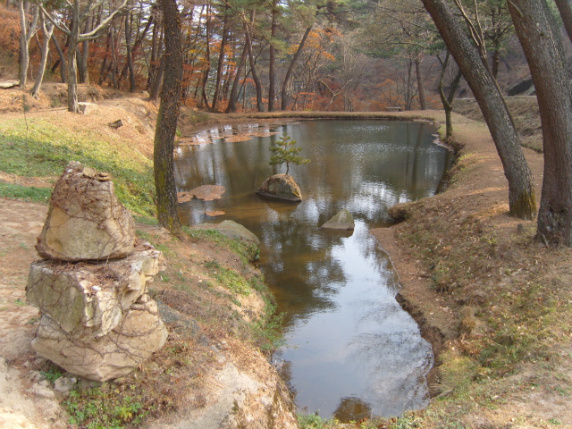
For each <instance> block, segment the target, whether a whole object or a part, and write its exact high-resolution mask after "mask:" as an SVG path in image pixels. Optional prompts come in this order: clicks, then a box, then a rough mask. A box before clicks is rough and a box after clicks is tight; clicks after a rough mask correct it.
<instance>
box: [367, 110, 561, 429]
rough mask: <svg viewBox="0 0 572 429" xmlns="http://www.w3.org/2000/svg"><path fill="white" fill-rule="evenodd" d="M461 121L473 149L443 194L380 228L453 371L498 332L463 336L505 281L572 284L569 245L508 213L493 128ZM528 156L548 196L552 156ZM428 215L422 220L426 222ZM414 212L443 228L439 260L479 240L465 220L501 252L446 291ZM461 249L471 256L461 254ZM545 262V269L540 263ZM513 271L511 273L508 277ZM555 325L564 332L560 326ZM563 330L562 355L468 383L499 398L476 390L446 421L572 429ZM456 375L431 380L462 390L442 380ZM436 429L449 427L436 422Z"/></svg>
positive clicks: (460, 134)
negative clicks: (538, 238) (554, 245)
mask: <svg viewBox="0 0 572 429" xmlns="http://www.w3.org/2000/svg"><path fill="white" fill-rule="evenodd" d="M455 125H456V139H457V140H458V141H459V143H461V144H462V145H463V146H464V147H463V149H462V150H461V152H460V161H459V164H458V165H457V167H455V169H454V170H455V176H454V178H453V182H452V184H451V186H450V188H449V189H448V190H447V191H446V192H444V193H442V194H440V195H437V196H435V197H433V198H430V199H426V200H423V201H420V202H419V203H415V204H416V206H415V208H414V209H413V212H414V213H415V214H414V215H413V217H412V219H410V220H409V221H408V222H406V223H404V224H399V225H396V226H394V227H392V228H388V229H377V230H374V231H373V234H374V235H375V236H376V237H377V238H378V240H379V241H380V243H381V245H382V247H383V248H384V249H385V250H386V251H387V252H388V253H389V254H390V255H391V257H392V260H393V262H394V265H395V267H396V268H397V270H398V272H399V274H400V279H401V283H402V290H401V292H400V297H399V298H400V301H401V302H402V305H403V306H404V307H405V308H407V309H408V310H409V311H410V313H411V314H413V315H414V316H415V317H416V319H417V320H418V321H419V322H420V325H421V327H422V329H423V330H424V331H425V337H426V338H427V339H428V340H430V341H432V343H433V344H434V346H435V351H436V352H437V353H439V354H441V353H444V354H445V355H446V358H445V359H444V361H445V362H446V365H447V368H448V369H447V370H446V371H450V367H451V366H453V365H454V364H451V362H452V361H455V360H457V361H461V360H462V359H463V353H464V354H470V347H472V346H474V344H475V343H476V342H477V341H478V340H476V339H475V338H476V337H478V336H481V337H482V336H483V335H494V334H495V333H494V332H493V331H490V330H489V331H485V332H483V333H481V332H479V331H478V328H475V329H474V331H472V332H469V333H467V334H465V333H463V332H464V329H466V327H465V324H466V323H468V322H467V321H469V320H473V319H471V317H473V316H472V314H471V315H470V317H467V311H468V310H469V311H470V310H471V309H474V308H477V309H481V308H483V309H486V308H494V305H495V300H496V298H497V297H496V296H495V295H488V294H487V291H488V290H489V289H494V290H497V291H498V290H499V289H500V290H501V291H502V286H503V285H504V284H506V287H507V292H509V293H510V291H514V290H518V289H517V287H518V286H517V285H518V284H519V282H520V283H524V282H526V281H528V279H529V278H534V279H535V280H536V281H539V282H545V283H547V284H549V283H550V282H553V281H555V280H554V279H555V278H558V281H559V282H560V283H561V284H563V285H569V284H570V282H571V281H572V277H570V273H568V271H570V270H569V268H567V267H569V266H570V265H571V263H572V257H571V252H570V250H569V249H559V250H550V249H546V248H545V247H544V246H542V245H541V244H538V243H535V242H534V241H533V240H532V236H533V234H534V231H535V225H536V221H522V220H519V219H514V218H511V217H509V216H508V215H507V213H508V202H507V198H508V186H507V181H506V178H505V176H504V174H503V170H502V165H501V163H500V160H499V158H498V155H497V153H496V149H495V146H494V143H493V141H492V139H491V137H490V134H489V132H488V129H487V127H486V125H485V124H483V123H481V122H475V121H472V120H469V119H466V118H462V117H456V118H455ZM525 156H526V158H527V160H528V163H529V165H530V167H531V170H532V172H533V177H534V183H535V185H536V196H537V199H538V200H539V199H540V192H541V184H542V171H543V157H542V155H541V154H538V153H536V152H533V151H531V150H528V149H525ZM537 202H538V201H537ZM421 218H423V220H422V221H421V220H419V219H421ZM415 219H418V220H417V222H420V223H421V222H424V223H423V225H426V227H427V228H435V230H436V231H437V232H436V233H435V231H432V234H434V235H435V236H436V237H442V238H441V239H439V243H438V244H437V245H436V246H434V247H433V248H432V249H431V250H430V252H433V253H434V254H435V256H434V258H435V259H434V260H437V261H438V262H437V264H439V263H440V261H439V258H442V259H446V258H448V257H449V255H451V256H450V257H451V258H453V257H454V253H455V247H457V248H460V247H462V246H464V245H467V248H469V249H471V248H472V247H471V246H470V245H469V244H467V243H470V242H474V241H476V240H478V239H477V238H476V237H473V236H460V234H461V233H459V232H458V231H459V230H460V228H461V227H462V226H463V225H465V224H466V223H469V222H474V223H475V224H478V225H479V228H481V229H482V230H483V231H486V233H487V234H490V237H491V238H490V240H491V242H492V241H493V240H494V245H495V247H496V249H497V250H498V251H496V252H494V254H493V255H491V256H487V255H482V254H481V255H478V256H479V257H481V258H490V262H488V263H487V266H488V267H489V268H488V270H489V272H488V273H487V272H480V273H475V275H474V276H473V275H472V273H471V276H469V275H467V278H465V279H463V278H458V277H457V278H455V277H453V278H449V279H448V282H449V283H453V286H452V287H451V289H446V290H441V291H437V288H438V286H439V284H438V282H436V280H435V279H436V276H437V274H436V272H435V271H431V270H432V269H433V268H434V265H433V266H431V267H430V268H428V267H427V259H429V260H430V259H431V258H432V257H433V256H430V257H428V258H423V257H420V255H422V254H423V252H425V253H427V251H426V250H424V249H420V248H418V246H423V244H419V245H417V244H415V240H414V239H411V238H410V235H411V234H412V231H413V230H414V228H413V227H412V226H411V223H415V222H416V220H415ZM421 228H422V227H421ZM416 233H417V234H418V233H419V231H417V232H416ZM421 243H424V242H421ZM515 243H516V244H515ZM458 252H459V253H461V254H462V251H458ZM470 260H471V255H470V254H465V255H463V258H462V261H461V263H464V264H470V262H468V261H470ZM514 260H519V261H520V262H519V263H517V264H515V265H516V266H517V267H518V268H517V269H516V270H513V272H516V273H518V274H512V272H511V271H510V270H509V268H508V267H513V265H511V263H512V261H514ZM448 266H451V264H449V265H448ZM540 266H542V268H538V267H540ZM511 269H512V268H511ZM458 271H462V270H461V269H459V270H458ZM468 271H469V270H466V271H465V272H468ZM509 272H510V273H511V274H510V275H507V274H508V273H509ZM533 272H534V274H531V273H533ZM509 276H513V278H510V277H509ZM469 278H471V279H470V280H469ZM560 283H558V284H560ZM460 284H462V286H461V285H460ZM513 288H514V289H513ZM558 293H560V294H561V298H560V299H562V302H563V305H567V303H566V300H568V302H572V301H570V291H569V289H568V288H566V290H562V291H560V292H558ZM515 294H516V293H515ZM485 311H486V310H485ZM508 317H510V315H508ZM515 317H516V316H515ZM477 323H478V322H477ZM554 328H555V330H556V329H558V328H557V326H554ZM488 329H490V328H488ZM536 335H541V334H540V333H535V336H536ZM562 337H563V338H562V342H561V343H559V344H558V345H556V344H555V346H556V347H557V348H561V349H557V350H555V356H556V357H554V358H552V357H551V358H550V364H548V363H547V362H534V361H531V362H527V363H524V364H521V365H519V366H518V367H517V369H516V370H515V372H514V373H512V374H510V376H509V375H507V377H506V378H501V379H498V380H495V381H491V382H490V383H489V384H486V385H485V386H483V387H482V388H481V387H480V386H479V387H476V388H474V389H473V390H471V389H469V391H474V392H486V393H482V394H483V395H489V396H490V398H491V399H490V406H488V407H486V408H483V407H482V406H481V407H479V403H481V404H482V399H481V400H477V398H476V397H477V395H476V394H474V393H473V394H474V395H475V396H474V397H471V396H469V398H466V399H465V400H464V401H465V402H464V403H459V402H454V404H455V405H444V406H443V408H442V409H441V412H443V413H445V414H448V417H442V418H440V419H437V420H438V421H449V420H451V421H456V422H458V423H459V424H461V423H462V424H463V426H458V427H467V428H522V429H524V428H548V427H554V426H553V425H561V426H560V427H572V408H571V407H570V392H571V390H570V389H571V387H572V384H571V382H570V380H571V379H572V377H571V375H572V365H571V363H570V354H569V352H570V338H566V334H565V333H563V335H562ZM459 349H462V350H464V351H463V353H461V354H460V353H459ZM451 356H454V357H451ZM546 359H549V358H546ZM448 376H450V374H445V375H444V374H439V371H436V372H434V373H433V374H432V376H431V379H430V380H429V382H430V386H431V387H432V388H433V389H434V393H441V394H445V395H447V394H450V393H451V392H452V390H453V389H450V390H447V386H443V379H444V378H447V377H448ZM555 377H556V379H555ZM557 380H561V381H557ZM477 384H478V383H477ZM555 386H558V387H557V388H555ZM467 401H468V402H467ZM461 402H462V401H461ZM453 407H454V409H453ZM423 427H425V426H423ZM427 427H442V426H435V425H434V423H432V424H431V425H428V426H427ZM447 427H449V426H447ZM455 427H457V426H455Z"/></svg>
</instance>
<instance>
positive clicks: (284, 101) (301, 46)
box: [280, 25, 313, 110]
mask: <svg viewBox="0 0 572 429" xmlns="http://www.w3.org/2000/svg"><path fill="white" fill-rule="evenodd" d="M312 26H313V25H310V26H308V27H307V28H306V31H305V32H304V36H302V40H301V41H300V44H299V45H298V49H296V53H295V54H294V57H293V58H292V61H291V62H290V65H289V66H288V70H287V71H286V76H285V77H284V82H283V83H282V104H281V106H280V108H281V109H282V110H286V107H287V106H288V84H289V83H290V78H291V77H292V72H293V71H294V65H295V64H296V62H297V61H298V58H299V57H300V54H301V53H302V49H304V44H305V43H306V40H307V39H308V36H309V35H310V31H312Z"/></svg>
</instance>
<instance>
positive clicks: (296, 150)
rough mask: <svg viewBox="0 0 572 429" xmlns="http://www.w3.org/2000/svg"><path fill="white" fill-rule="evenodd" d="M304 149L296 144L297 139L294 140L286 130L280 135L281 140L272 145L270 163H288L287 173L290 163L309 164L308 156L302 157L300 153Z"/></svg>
mask: <svg viewBox="0 0 572 429" xmlns="http://www.w3.org/2000/svg"><path fill="white" fill-rule="evenodd" d="M301 151H302V148H301V147H297V146H296V140H292V139H291V138H290V136H289V135H288V134H287V133H286V132H285V133H284V134H282V136H281V137H280V140H278V141H277V142H276V144H275V145H273V146H270V152H271V153H272V155H270V165H281V164H286V174H288V172H289V171H290V164H296V165H301V164H308V163H309V162H310V160H309V159H307V158H302V157H301V156H300V155H299V154H300V152H301Z"/></svg>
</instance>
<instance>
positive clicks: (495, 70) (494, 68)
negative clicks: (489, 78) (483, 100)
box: [491, 48, 500, 80]
mask: <svg viewBox="0 0 572 429" xmlns="http://www.w3.org/2000/svg"><path fill="white" fill-rule="evenodd" d="M492 51H493V55H492V58H491V63H492V65H491V74H492V75H493V77H494V78H495V80H496V79H497V76H498V75H499V65H500V48H494V49H493V50H492Z"/></svg>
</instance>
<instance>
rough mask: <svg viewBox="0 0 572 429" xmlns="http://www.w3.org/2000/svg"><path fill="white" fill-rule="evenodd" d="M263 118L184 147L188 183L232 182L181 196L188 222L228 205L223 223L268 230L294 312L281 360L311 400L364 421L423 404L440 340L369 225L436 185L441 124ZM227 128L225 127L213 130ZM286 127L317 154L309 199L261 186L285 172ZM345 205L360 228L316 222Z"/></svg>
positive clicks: (303, 399)
mask: <svg viewBox="0 0 572 429" xmlns="http://www.w3.org/2000/svg"><path fill="white" fill-rule="evenodd" d="M264 127H267V128H265V129H264V133H266V134H264V133H254V132H253V133H252V138H251V139H250V140H248V141H241V142H236V143H228V142H227V143H224V142H222V140H218V141H219V142H218V143H214V144H205V145H195V146H185V147H182V148H179V152H178V160H177V165H176V179H177V184H178V187H179V189H178V190H179V191H184V190H190V189H192V188H194V187H197V186H199V185H209V184H212V185H222V186H225V187H226V188H227V192H226V193H225V194H224V195H223V198H222V199H220V200H217V201H208V202H205V201H191V202H189V203H186V204H183V205H181V206H180V207H181V208H180V212H181V216H182V218H183V221H184V222H185V223H188V224H196V223H201V222H204V221H212V219H211V218H209V217H208V216H207V215H206V212H207V211H213V210H221V211H224V212H225V213H226V214H225V215H224V216H222V217H219V218H218V219H217V221H218V220H223V219H233V220H236V221H237V222H240V223H242V224H243V225H245V226H246V227H247V228H249V229H250V230H252V231H253V232H254V233H255V234H257V235H258V237H259V238H260V239H261V241H262V249H261V250H262V252H261V253H262V261H261V268H262V270H263V271H264V273H265V275H266V278H267V281H268V283H269V284H270V285H271V286H272V288H273V292H274V294H275V296H276V298H277V301H278V303H279V310H280V311H283V312H285V313H286V338H287V340H288V343H289V347H288V348H285V349H284V350H281V351H280V352H279V354H278V355H277V356H276V359H278V360H281V361H282V362H283V368H284V370H285V373H286V374H288V377H289V380H290V384H291V385H292V387H293V390H294V391H295V392H296V402H297V404H298V405H299V406H300V407H301V408H307V409H308V411H310V412H314V411H317V410H319V411H320V414H321V415H324V416H333V415H337V413H341V414H340V415H342V414H343V415H346V414H348V413H349V414H352V413H351V412H349V411H347V410H352V409H355V410H356V411H355V414H353V417H351V418H352V419H355V418H356V416H358V415H361V413H362V412H364V413H365V412H366V409H367V412H368V413H372V414H374V415H383V416H390V415H398V414H401V413H402V412H403V411H404V410H406V409H415V408H419V407H423V406H424V405H425V403H426V401H427V387H426V385H425V382H424V375H425V372H426V370H427V369H428V367H429V366H430V364H431V352H430V347H429V345H428V344H427V343H426V342H425V341H424V340H422V339H421V337H420V335H419V330H418V328H417V326H416V324H415V323H414V321H413V320H412V319H411V318H410V317H409V315H408V314H407V313H405V312H403V311H402V310H401V308H400V306H399V305H398V304H397V302H396V301H395V299H394V296H395V293H396V288H397V285H396V280H395V276H394V273H393V270H392V269H391V267H390V265H389V262H388V260H387V258H386V257H385V255H384V254H383V252H381V251H380V250H379V248H378V245H377V243H376V242H375V240H373V239H372V238H371V236H370V234H369V233H368V229H369V228H371V227H373V226H380V225H383V224H384V223H385V222H387V220H388V217H387V208H388V207H390V206H392V205H394V204H396V203H399V202H405V201H410V200H415V199H419V198H423V197H426V196H430V195H432V194H434V193H435V191H436V190H437V188H438V186H439V182H440V179H441V177H442V174H443V171H444V169H445V167H446V166H447V164H448V162H449V154H448V152H447V151H446V150H445V149H443V148H442V147H438V146H436V145H434V144H433V143H432V139H433V137H432V136H431V132H432V131H433V130H432V129H431V128H430V127H429V126H427V125H426V124H421V123H411V122H381V121H308V122H304V123H301V124H286V125H281V126H273V127H271V126H269V125H264ZM228 131H229V129H224V128H220V129H218V130H217V131H213V132H212V133H211V136H212V137H214V136H219V137H220V136H223V135H224V133H225V132H227V133H228ZM230 131H232V129H230ZM283 131H286V132H287V133H288V134H289V135H290V136H291V137H292V138H293V139H294V140H297V141H298V143H299V144H300V145H301V146H302V147H303V152H302V154H301V155H302V156H303V157H305V158H310V160H311V163H310V164H308V165H305V166H300V167H298V166H291V174H292V175H293V176H294V177H295V178H296V181H297V182H298V184H299V185H300V187H301V189H302V192H303V194H304V201H303V202H302V203H300V204H287V203H278V202H273V201H266V200H262V199H260V198H259V197H257V196H256V195H255V194H254V191H255V190H256V189H257V188H258V187H259V186H260V184H261V183H262V182H263V181H264V180H265V179H266V178H267V177H268V176H270V175H271V174H274V173H277V172H283V171H284V170H283V169H280V168H279V167H278V166H270V165H269V164H268V161H269V157H270V153H269V150H268V147H269V145H270V144H273V142H275V141H276V139H277V138H279V136H278V135H276V134H271V133H276V132H278V133H279V134H281V133H282V132H283ZM232 132H235V131H232ZM236 132H238V131H236ZM268 133H270V134H271V135H269V134H268ZM263 135H264V136H263ZM223 137H224V136H223ZM342 208H347V209H348V210H349V211H350V212H351V213H352V214H353V215H354V218H355V220H356V230H355V232H354V233H353V235H350V234H347V233H340V232H332V231H327V230H320V229H318V226H319V225H321V224H322V223H323V222H325V221H326V220H328V219H329V218H330V217H331V216H333V215H334V214H335V213H336V212H337V211H339V210H340V209H342ZM340 410H342V411H340ZM358 410H359V411H358Z"/></svg>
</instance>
